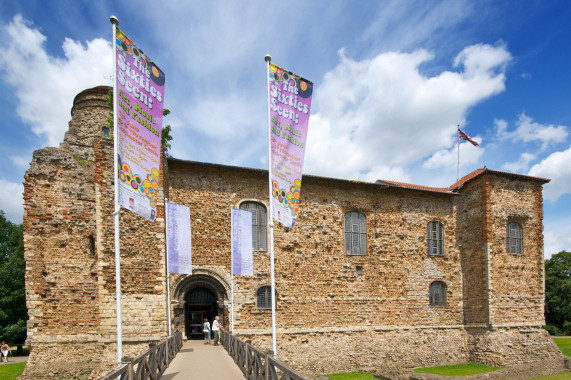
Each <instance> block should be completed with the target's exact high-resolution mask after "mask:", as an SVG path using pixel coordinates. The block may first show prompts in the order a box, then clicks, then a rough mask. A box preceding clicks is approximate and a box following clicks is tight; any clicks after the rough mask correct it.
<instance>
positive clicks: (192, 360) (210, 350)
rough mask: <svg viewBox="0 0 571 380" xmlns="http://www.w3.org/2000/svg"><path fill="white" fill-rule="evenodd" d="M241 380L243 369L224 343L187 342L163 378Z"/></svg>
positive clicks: (167, 379)
mask: <svg viewBox="0 0 571 380" xmlns="http://www.w3.org/2000/svg"><path fill="white" fill-rule="evenodd" d="M226 379H228V380H233V379H237V380H241V379H244V375H243V374H242V371H240V369H239V368H238V366H237V365H236V363H234V359H232V358H231V357H230V355H228V353H227V352H226V350H225V349H224V347H222V345H218V346H213V345H212V344H204V340H189V341H187V342H185V343H184V344H183V346H182V348H181V349H180V351H179V352H178V354H177V355H176V357H175V358H174V359H173V361H172V362H171V364H170V365H169V367H168V368H167V370H166V371H165V373H164V374H163V375H162V376H161V380H226Z"/></svg>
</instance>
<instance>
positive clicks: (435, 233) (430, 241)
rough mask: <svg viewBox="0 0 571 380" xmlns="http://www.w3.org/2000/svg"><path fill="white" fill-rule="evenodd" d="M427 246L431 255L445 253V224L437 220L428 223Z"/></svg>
mask: <svg viewBox="0 0 571 380" xmlns="http://www.w3.org/2000/svg"><path fill="white" fill-rule="evenodd" d="M426 248H427V250H428V255H430V256H443V255H444V226H443V225H442V223H440V222H438V221H436V220H433V221H431V222H428V224H427V225H426Z"/></svg>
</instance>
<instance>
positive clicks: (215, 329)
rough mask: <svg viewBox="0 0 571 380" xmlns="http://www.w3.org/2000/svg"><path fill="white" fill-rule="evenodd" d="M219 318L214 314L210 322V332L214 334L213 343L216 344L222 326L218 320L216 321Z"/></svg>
mask: <svg viewBox="0 0 571 380" xmlns="http://www.w3.org/2000/svg"><path fill="white" fill-rule="evenodd" d="M219 320H220V317H219V316H216V318H214V321H213V322H212V334H214V337H213V338H214V345H215V346H218V342H219V341H220V329H222V326H221V325H220V322H218V321H219Z"/></svg>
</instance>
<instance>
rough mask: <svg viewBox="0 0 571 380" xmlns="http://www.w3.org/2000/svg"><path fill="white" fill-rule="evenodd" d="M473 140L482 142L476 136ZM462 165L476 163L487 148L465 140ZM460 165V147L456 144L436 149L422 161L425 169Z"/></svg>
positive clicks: (462, 145) (462, 150) (461, 157)
mask: <svg viewBox="0 0 571 380" xmlns="http://www.w3.org/2000/svg"><path fill="white" fill-rule="evenodd" d="M472 140H474V141H476V142H478V143H481V142H482V141H481V140H482V139H481V138H479V137H474V138H473V139H472ZM460 151H461V156H460V166H461V167H464V166H468V165H470V164H475V163H477V162H478V160H479V159H480V157H481V156H482V155H483V154H484V152H485V148H483V147H475V146H474V145H472V144H470V143H469V142H464V143H461V144H460ZM457 165H458V147H456V146H454V147H452V148H450V149H441V150H439V151H436V152H434V153H433V154H432V156H430V158H429V159H428V160H426V161H424V162H423V163H422V167H423V168H425V169H439V168H450V167H456V166H457Z"/></svg>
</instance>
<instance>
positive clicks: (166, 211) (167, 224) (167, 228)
mask: <svg viewBox="0 0 571 380" xmlns="http://www.w3.org/2000/svg"><path fill="white" fill-rule="evenodd" d="M168 209H169V200H168V199H167V198H165V229H166V232H167V233H166V234H165V235H166V236H165V246H166V248H167V251H166V256H167V323H168V325H169V336H171V335H172V332H171V284H170V277H171V272H170V263H169V212H168Z"/></svg>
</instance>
